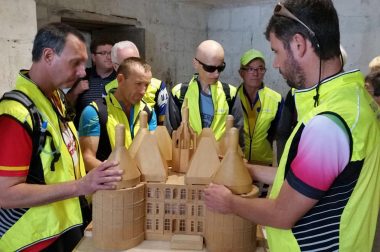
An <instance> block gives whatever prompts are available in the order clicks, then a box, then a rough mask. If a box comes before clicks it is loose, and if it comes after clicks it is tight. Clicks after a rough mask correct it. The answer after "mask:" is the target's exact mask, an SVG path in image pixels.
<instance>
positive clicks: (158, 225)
mask: <svg viewBox="0 0 380 252" xmlns="http://www.w3.org/2000/svg"><path fill="white" fill-rule="evenodd" d="M159 229H160V220H159V219H156V230H159Z"/></svg>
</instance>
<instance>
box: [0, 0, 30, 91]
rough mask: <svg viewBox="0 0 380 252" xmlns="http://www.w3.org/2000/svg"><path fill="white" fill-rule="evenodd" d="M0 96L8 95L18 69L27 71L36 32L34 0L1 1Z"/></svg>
mask: <svg viewBox="0 0 380 252" xmlns="http://www.w3.org/2000/svg"><path fill="white" fill-rule="evenodd" d="M0 24H1V33H0V55H1V57H0V66H1V71H0V80H1V84H0V94H2V93H4V92H5V91H9V90H10V89H12V87H13V86H14V81H15V78H16V76H17V73H18V71H19V70H20V69H21V68H29V66H30V64H31V60H32V56H31V51H32V42H33V39H34V35H35V33H36V31H37V21H36V4H35V2H34V0H1V8H0Z"/></svg>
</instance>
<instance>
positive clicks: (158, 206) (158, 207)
mask: <svg viewBox="0 0 380 252" xmlns="http://www.w3.org/2000/svg"><path fill="white" fill-rule="evenodd" d="M159 213H160V204H156V214H159Z"/></svg>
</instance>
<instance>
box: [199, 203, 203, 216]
mask: <svg viewBox="0 0 380 252" xmlns="http://www.w3.org/2000/svg"><path fill="white" fill-rule="evenodd" d="M198 216H203V206H202V205H199V206H198Z"/></svg>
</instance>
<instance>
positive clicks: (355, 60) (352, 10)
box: [208, 0, 380, 95]
mask: <svg viewBox="0 0 380 252" xmlns="http://www.w3.org/2000/svg"><path fill="white" fill-rule="evenodd" d="M276 2H277V1H267V2H266V3H263V2H260V3H258V4H252V5H250V6H245V7H235V8H233V7H228V8H218V9H214V10H213V11H211V13H210V15H209V20H208V37H209V38H212V39H215V40H217V41H220V42H221V43H222V44H223V46H224V48H225V51H226V63H227V67H226V70H225V71H226V72H225V73H223V74H222V76H221V79H223V80H224V81H228V82H231V83H235V84H236V83H240V77H239V75H238V73H237V69H238V68H239V59H240V56H241V55H242V53H244V51H245V50H247V49H249V48H252V47H254V48H257V49H259V50H261V51H263V53H264V55H265V56H266V64H267V68H268V71H267V73H266V76H265V79H264V81H265V83H267V85H268V86H270V87H272V88H274V89H275V90H277V91H279V92H281V93H282V94H283V95H285V94H286V92H287V90H288V87H287V85H286V84H285V82H284V80H283V79H282V77H281V75H280V74H279V72H278V70H276V69H273V68H272V63H273V53H272V52H271V50H270V45H269V43H268V42H267V41H266V39H265V36H264V35H263V33H264V31H265V28H266V25H267V22H268V21H269V18H270V16H271V15H272V13H273V7H274V5H275V4H276ZM334 5H335V7H336V9H337V11H338V15H339V19H340V20H339V21H340V30H341V44H342V45H343V46H344V47H345V49H346V51H347V53H348V62H347V65H346V67H345V69H346V70H350V69H354V68H359V69H360V70H362V71H363V73H364V74H366V73H367V72H368V62H369V61H370V60H371V59H372V58H373V57H374V56H376V55H380V43H379V42H380V26H379V24H380V16H379V14H378V10H379V8H380V1H379V0H350V1H347V0H335V1H334Z"/></svg>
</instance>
